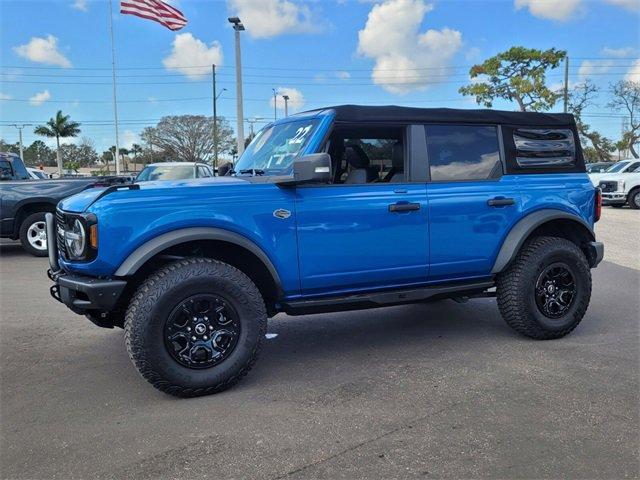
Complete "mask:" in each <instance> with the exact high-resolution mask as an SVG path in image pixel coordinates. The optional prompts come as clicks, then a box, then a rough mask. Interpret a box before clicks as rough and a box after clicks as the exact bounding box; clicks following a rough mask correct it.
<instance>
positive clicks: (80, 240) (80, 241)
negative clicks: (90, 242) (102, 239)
mask: <svg viewBox="0 0 640 480" xmlns="http://www.w3.org/2000/svg"><path fill="white" fill-rule="evenodd" d="M70 226H71V229H70V230H65V232H64V243H65V246H66V247H67V252H68V253H69V257H70V258H71V259H74V260H77V259H80V258H82V257H83V256H84V250H85V247H86V246H87V236H86V232H85V229H84V225H82V222H81V221H80V219H78V218H76V219H74V220H73V222H72V223H71V225H70Z"/></svg>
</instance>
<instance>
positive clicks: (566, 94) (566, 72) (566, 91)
mask: <svg viewBox="0 0 640 480" xmlns="http://www.w3.org/2000/svg"><path fill="white" fill-rule="evenodd" d="M568 109H569V56H568V55H567V56H566V57H564V113H567V111H568Z"/></svg>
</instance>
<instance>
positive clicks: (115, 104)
mask: <svg viewBox="0 0 640 480" xmlns="http://www.w3.org/2000/svg"><path fill="white" fill-rule="evenodd" d="M112 4H113V1H112V0H109V31H110V33H111V77H112V80H113V116H114V119H115V126H116V152H115V153H116V154H115V160H116V175H120V145H119V143H120V142H119V139H118V101H117V98H116V49H115V46H114V42H113V5H112Z"/></svg>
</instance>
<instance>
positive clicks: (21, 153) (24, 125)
mask: <svg viewBox="0 0 640 480" xmlns="http://www.w3.org/2000/svg"><path fill="white" fill-rule="evenodd" d="M30 125H32V124H31V123H24V124H22V125H17V124H15V123H14V124H13V126H14V127H16V128H17V129H18V138H19V139H20V160H22V163H24V153H23V151H22V129H23V128H24V127H28V126H30Z"/></svg>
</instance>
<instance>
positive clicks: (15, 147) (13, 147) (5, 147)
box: [0, 138, 20, 155]
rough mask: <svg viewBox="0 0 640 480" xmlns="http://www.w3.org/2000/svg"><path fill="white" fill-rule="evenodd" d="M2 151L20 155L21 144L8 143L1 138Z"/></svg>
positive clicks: (0, 149) (0, 148)
mask: <svg viewBox="0 0 640 480" xmlns="http://www.w3.org/2000/svg"><path fill="white" fill-rule="evenodd" d="M0 152H6V153H15V154H17V155H20V145H19V144H18V143H7V142H5V141H4V140H3V139H1V138H0Z"/></svg>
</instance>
